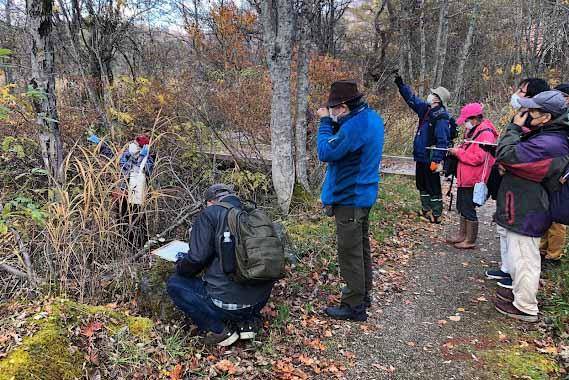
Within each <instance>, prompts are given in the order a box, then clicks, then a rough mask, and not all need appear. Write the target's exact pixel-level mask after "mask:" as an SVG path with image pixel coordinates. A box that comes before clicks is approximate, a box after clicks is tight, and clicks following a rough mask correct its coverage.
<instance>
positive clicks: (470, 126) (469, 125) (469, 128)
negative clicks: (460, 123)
mask: <svg viewBox="0 0 569 380" xmlns="http://www.w3.org/2000/svg"><path fill="white" fill-rule="evenodd" d="M464 126H465V127H466V129H468V130H469V131H470V130H471V129H472V128H474V127H475V126H474V125H473V124H472V123H471V122H470V121H467V122H466V123H464Z"/></svg>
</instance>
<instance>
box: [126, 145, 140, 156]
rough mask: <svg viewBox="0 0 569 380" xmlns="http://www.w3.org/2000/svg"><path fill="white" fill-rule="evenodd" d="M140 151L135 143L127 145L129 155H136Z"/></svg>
mask: <svg viewBox="0 0 569 380" xmlns="http://www.w3.org/2000/svg"><path fill="white" fill-rule="evenodd" d="M139 151H140V148H139V147H138V144H137V143H130V144H128V152H129V153H130V154H137V153H138V152H139Z"/></svg>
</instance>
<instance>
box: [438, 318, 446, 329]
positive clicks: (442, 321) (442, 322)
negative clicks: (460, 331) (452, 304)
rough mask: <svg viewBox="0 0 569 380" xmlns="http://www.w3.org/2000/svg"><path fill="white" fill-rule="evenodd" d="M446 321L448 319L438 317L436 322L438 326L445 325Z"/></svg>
mask: <svg viewBox="0 0 569 380" xmlns="http://www.w3.org/2000/svg"><path fill="white" fill-rule="evenodd" d="M447 323H448V321H447V320H446V319H439V320H438V321H437V324H438V325H439V327H443V326H444V325H446V324H447Z"/></svg>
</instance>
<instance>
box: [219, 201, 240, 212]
mask: <svg viewBox="0 0 569 380" xmlns="http://www.w3.org/2000/svg"><path fill="white" fill-rule="evenodd" d="M215 205H216V206H221V207H223V208H224V209H226V210H231V209H234V208H237V207H236V206H233V205H232V204H231V203H229V202H219V203H216V204H215Z"/></svg>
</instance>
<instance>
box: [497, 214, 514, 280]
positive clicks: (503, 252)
mask: <svg viewBox="0 0 569 380" xmlns="http://www.w3.org/2000/svg"><path fill="white" fill-rule="evenodd" d="M506 231H507V230H506V229H505V228H504V227H502V226H500V225H498V224H497V225H496V232H497V233H498V236H500V260H501V261H502V263H501V266H500V270H501V271H502V272H504V273H510V274H511V268H512V265H511V264H510V260H509V259H508V239H507V238H506Z"/></svg>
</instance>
